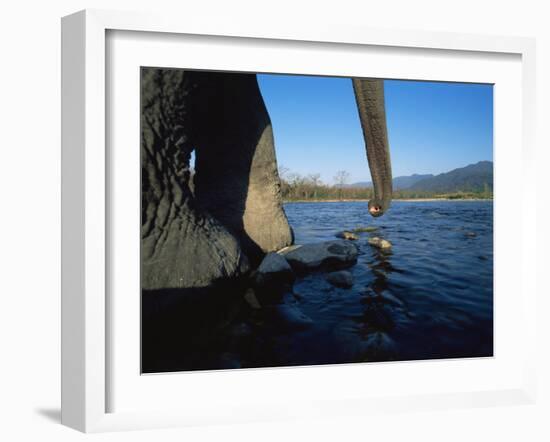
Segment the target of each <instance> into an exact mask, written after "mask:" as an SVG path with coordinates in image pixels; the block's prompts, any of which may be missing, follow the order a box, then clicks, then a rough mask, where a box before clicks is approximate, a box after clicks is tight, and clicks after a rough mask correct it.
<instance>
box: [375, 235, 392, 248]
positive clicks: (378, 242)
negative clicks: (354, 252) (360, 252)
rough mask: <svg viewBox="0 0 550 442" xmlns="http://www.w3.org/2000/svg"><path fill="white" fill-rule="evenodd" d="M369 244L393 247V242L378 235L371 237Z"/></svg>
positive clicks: (378, 246)
mask: <svg viewBox="0 0 550 442" xmlns="http://www.w3.org/2000/svg"><path fill="white" fill-rule="evenodd" d="M369 244H370V245H371V246H374V247H377V248H379V249H391V246H392V244H391V242H389V241H388V240H385V239H382V238H378V237H377V236H375V237H373V238H369Z"/></svg>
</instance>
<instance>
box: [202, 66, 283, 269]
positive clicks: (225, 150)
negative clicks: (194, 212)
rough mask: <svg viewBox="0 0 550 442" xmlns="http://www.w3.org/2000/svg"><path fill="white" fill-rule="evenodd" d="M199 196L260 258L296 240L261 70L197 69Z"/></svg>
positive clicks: (250, 254) (249, 253) (253, 256)
mask: <svg viewBox="0 0 550 442" xmlns="http://www.w3.org/2000/svg"><path fill="white" fill-rule="evenodd" d="M191 76H192V83H193V87H194V91H195V92H194V94H193V97H194V98H193V103H194V104H193V143H194V145H195V148H196V164H195V169H196V175H195V179H194V183H195V196H196V199H197V202H198V203H199V204H200V206H201V207H202V208H204V209H205V210H206V211H208V212H209V213H211V214H212V215H213V216H214V217H215V218H216V219H218V220H219V221H220V222H221V223H222V224H223V225H224V226H226V227H227V228H228V229H229V230H230V231H231V232H232V233H234V234H235V235H236V236H237V238H238V239H239V241H240V243H241V245H242V247H243V249H244V251H245V253H246V254H247V256H248V257H249V258H250V259H251V260H252V261H253V262H257V261H258V260H259V259H261V257H262V256H263V255H264V254H265V253H267V252H269V251H275V250H278V249H281V248H283V247H285V246H288V245H290V244H292V242H293V237H292V231H291V229H290V226H289V224H288V220H287V218H286V214H285V212H284V210H283V206H282V198H281V184H280V179H279V175H278V172H277V160H276V157H275V149H274V141H273V132H272V128H271V121H270V118H269V114H268V113H267V109H266V107H265V104H264V101H263V98H262V96H261V93H260V89H259V87H258V83H257V80H256V75H255V74H232V73H215V72H193V73H191Z"/></svg>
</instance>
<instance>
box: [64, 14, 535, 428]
mask: <svg viewBox="0 0 550 442" xmlns="http://www.w3.org/2000/svg"><path fill="white" fill-rule="evenodd" d="M62 44H63V93H62V100H63V166H62V167H63V168H62V171H63V188H62V191H63V194H62V204H63V234H62V240H63V245H62V251H63V258H62V259H63V267H62V268H63V276H62V288H63V296H62V308H63V311H62V320H63V324H62V326H63V327H62V350H63V360H62V369H63V375H62V387H63V392H62V421H63V423H64V424H66V425H69V426H71V427H74V428H77V429H79V430H82V431H107V430H111V429H124V428H152V427H163V426H173V425H191V424H194V425H196V424H202V423H209V422H248V421H255V420H265V419H280V418H285V417H308V416H328V415H342V414H351V415H355V414H365V413H369V411H372V410H385V411H388V412H391V411H394V410H412V409H415V408H418V407H424V408H426V407H429V408H437V407H466V406H482V405H498V404H501V403H528V402H530V401H532V400H533V395H534V391H535V381H534V363H533V354H532V351H533V349H532V348H531V344H530V343H531V342H533V340H532V339H531V337H532V336H533V334H534V330H535V324H534V317H535V307H534V306H535V302H536V299H535V297H536V288H535V287H534V277H533V272H534V270H533V268H532V267H530V266H529V265H527V257H528V256H534V253H533V248H534V247H535V246H534V244H533V243H532V242H529V241H524V240H523V239H525V238H526V235H527V232H529V230H530V229H532V226H533V223H534V220H535V215H536V214H535V213H534V207H535V204H533V200H534V198H535V192H534V191H533V189H534V185H533V180H534V177H533V176H531V175H530V174H529V170H530V168H531V167H532V161H533V153H532V149H533V147H532V137H533V123H532V121H533V112H534V110H533V109H534V102H533V97H534V94H535V89H534V68H533V65H534V43H533V41H531V40H529V39H522V38H508V37H499V38H496V37H488V36H472V35H456V34H444V33H441V34H430V33H424V32H413V31H408V32H403V31H400V32H390V31H381V30H373V29H353V28H351V29H350V28H344V27H338V26H330V27H327V26H319V27H316V26H311V25H307V26H303V27H299V28H293V27H291V26H287V27H285V26H280V27H273V28H270V27H269V26H267V27H265V26H262V27H261V28H260V27H256V26H254V24H251V23H244V21H243V22H242V23H236V22H233V23H226V24H225V25H222V26H220V25H219V24H218V23H216V24H212V23H208V21H207V20H204V21H202V20H199V19H197V20H196V21H194V22H193V24H190V23H189V24H186V25H180V24H179V23H178V20H176V19H175V18H170V17H155V16H151V15H141V14H130V13H114V12H108V11H84V12H79V13H77V14H74V15H71V16H68V17H65V18H64V19H63V38H62ZM518 181H520V182H521V183H522V185H521V186H520V185H518ZM511 212H512V213H513V215H514V216H510V213H511ZM512 230H513V231H514V232H515V233H514V235H515V238H514V240H513V241H511V240H510V231H512ZM518 259H520V260H521V263H522V266H521V271H518V264H517V262H518Z"/></svg>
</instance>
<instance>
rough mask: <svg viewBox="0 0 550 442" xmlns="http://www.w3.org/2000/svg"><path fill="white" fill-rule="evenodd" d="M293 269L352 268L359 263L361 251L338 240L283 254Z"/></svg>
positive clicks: (306, 245)
mask: <svg viewBox="0 0 550 442" xmlns="http://www.w3.org/2000/svg"><path fill="white" fill-rule="evenodd" d="M281 253H282V254H283V256H284V257H285V258H286V260H287V261H288V263H289V264H290V265H291V267H292V268H293V269H294V270H295V271H298V272H306V271H310V270H315V269H341V268H346V267H351V266H352V265H354V264H355V263H356V262H357V255H358V254H359V251H358V250H357V247H356V246H355V244H353V243H351V242H350V241H345V240H336V241H326V242H321V243H316V244H305V245H303V246H302V247H299V248H296V249H293V250H290V251H289V252H286V251H283V252H281Z"/></svg>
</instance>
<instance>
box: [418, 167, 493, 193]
mask: <svg viewBox="0 0 550 442" xmlns="http://www.w3.org/2000/svg"><path fill="white" fill-rule="evenodd" d="M408 189H410V190H419V191H429V192H460V191H462V192H483V191H484V190H489V191H492V190H493V162H492V161H480V162H478V163H476V164H470V165H469V166H466V167H461V168H459V169H454V170H451V171H450V172H446V173H441V174H439V175H436V176H432V177H429V178H424V179H422V180H419V181H417V182H416V183H414V184H413V185H411V186H410V187H409V188H408Z"/></svg>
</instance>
